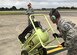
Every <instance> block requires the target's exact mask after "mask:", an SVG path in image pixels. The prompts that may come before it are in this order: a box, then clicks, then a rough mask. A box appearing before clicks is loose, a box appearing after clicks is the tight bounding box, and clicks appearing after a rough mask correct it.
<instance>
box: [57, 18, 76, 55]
mask: <svg viewBox="0 0 77 55" xmlns="http://www.w3.org/2000/svg"><path fill="white" fill-rule="evenodd" d="M57 27H58V28H59V29H58V30H59V31H60V33H61V34H62V38H63V39H64V41H65V44H64V45H65V46H66V47H67V49H68V53H67V55H77V27H76V25H75V24H74V23H72V22H71V21H69V20H67V19H65V18H64V19H63V18H60V20H59V21H58V25H57Z"/></svg>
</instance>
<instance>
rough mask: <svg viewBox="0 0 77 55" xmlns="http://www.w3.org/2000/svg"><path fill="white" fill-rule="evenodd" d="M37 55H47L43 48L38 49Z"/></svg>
mask: <svg viewBox="0 0 77 55" xmlns="http://www.w3.org/2000/svg"><path fill="white" fill-rule="evenodd" d="M39 55H47V51H46V49H45V48H43V47H40V48H39Z"/></svg>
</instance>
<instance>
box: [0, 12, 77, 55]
mask: <svg viewBox="0 0 77 55" xmlns="http://www.w3.org/2000/svg"><path fill="white" fill-rule="evenodd" d="M61 15H62V17H63V18H68V19H70V20H71V21H73V22H74V23H76V24H77V12H69V13H68V12H64V13H61ZM47 17H48V18H49V16H48V15H47ZM41 18H42V17H40V19H41ZM27 24H28V21H27V16H26V15H0V55H20V53H21V44H20V41H19V40H18V35H19V34H20V33H21V32H22V31H23V30H24V29H25V28H26V27H27ZM51 25H52V26H53V28H54V27H55V28H54V30H55V31H56V26H55V25H53V24H52V22H51ZM66 53H67V51H64V52H61V53H58V54H56V55H66Z"/></svg>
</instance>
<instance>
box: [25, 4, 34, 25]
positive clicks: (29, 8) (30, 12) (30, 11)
mask: <svg viewBox="0 0 77 55" xmlns="http://www.w3.org/2000/svg"><path fill="white" fill-rule="evenodd" d="M27 6H28V9H27V11H26V14H27V15H28V25H29V24H30V23H31V22H30V19H29V16H30V15H31V14H34V10H33V8H32V4H31V3H29V4H28V5H27ZM32 20H34V16H32Z"/></svg>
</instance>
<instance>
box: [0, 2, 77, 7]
mask: <svg viewBox="0 0 77 55" xmlns="http://www.w3.org/2000/svg"><path fill="white" fill-rule="evenodd" d="M29 2H31V3H32V7H33V8H57V7H63V6H65V7H71V6H75V7H77V0H0V7H8V8H10V7H12V6H16V7H17V8H21V7H23V8H27V4H28V3H29Z"/></svg>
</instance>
